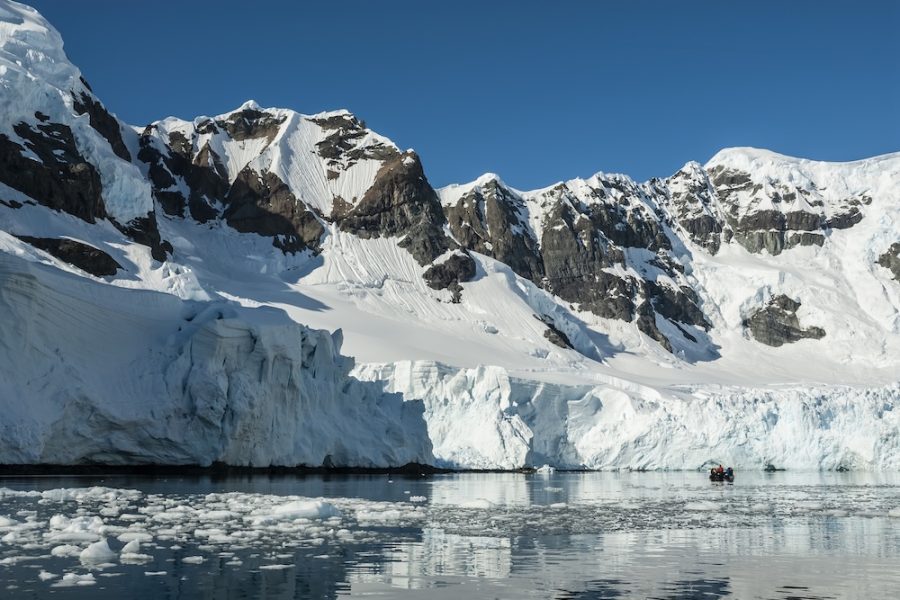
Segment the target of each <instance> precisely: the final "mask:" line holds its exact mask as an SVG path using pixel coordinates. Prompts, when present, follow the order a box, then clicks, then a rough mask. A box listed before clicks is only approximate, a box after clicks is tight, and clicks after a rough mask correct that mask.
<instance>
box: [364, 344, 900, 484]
mask: <svg viewBox="0 0 900 600" xmlns="http://www.w3.org/2000/svg"><path fill="white" fill-rule="evenodd" d="M355 374H356V375H357V376H358V377H360V378H361V379H367V380H372V381H383V382H385V386H386V389H388V390H390V391H394V392H400V393H402V394H403V395H404V396H405V397H409V398H422V399H423V400H424V401H425V415H426V420H427V422H428V433H429V436H430V437H431V440H432V441H433V443H434V454H435V459H436V460H437V462H438V464H439V465H441V466H444V467H449V468H476V469H517V468H520V467H523V466H537V465H543V464H550V465H555V466H557V467H562V468H569V469H585V468H587V469H595V470H617V469H629V470H638V471H640V470H680V469H705V468H708V467H710V466H714V465H717V464H728V465H732V466H734V467H735V468H738V469H745V470H762V469H785V468H789V469H804V470H896V469H897V468H900V436H898V435H897V432H898V431H900V410H895V409H900V406H898V399H900V384H897V383H895V384H891V385H886V386H883V387H879V388H867V387H858V386H857V387H853V386H796V385H795V386H784V387H781V388H778V389H771V388H770V389H766V388H758V389H753V388H746V387H736V386H709V385H704V386H684V387H682V388H680V389H679V388H672V389H658V388H651V387H647V386H642V385H637V384H634V383H632V382H628V381H623V380H615V379H613V378H611V379H610V380H609V381H608V382H607V383H606V384H603V385H565V384H559V383H548V382H541V381H535V380H534V379H523V378H521V377H513V376H511V375H510V373H509V372H508V371H507V370H505V369H503V368H500V367H490V366H487V367H486V366H480V367H475V368H470V369H459V368H451V367H447V366H445V365H441V364H439V363H435V362H431V361H403V362H397V363H391V364H387V365H377V364H366V365H361V366H359V367H358V368H357V369H356V370H355Z"/></svg>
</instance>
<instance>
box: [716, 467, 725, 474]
mask: <svg viewBox="0 0 900 600" xmlns="http://www.w3.org/2000/svg"><path fill="white" fill-rule="evenodd" d="M716 474H717V475H724V474H725V467H723V466H722V465H719V466H718V467H717V468H716Z"/></svg>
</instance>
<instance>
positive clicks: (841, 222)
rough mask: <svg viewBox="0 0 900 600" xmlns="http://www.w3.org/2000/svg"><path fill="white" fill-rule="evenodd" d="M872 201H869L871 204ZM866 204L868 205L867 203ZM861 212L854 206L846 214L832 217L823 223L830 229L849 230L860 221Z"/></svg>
mask: <svg viewBox="0 0 900 600" xmlns="http://www.w3.org/2000/svg"><path fill="white" fill-rule="evenodd" d="M871 201H872V199H871V198H870V199H869V202H871ZM867 204H868V203H867ZM862 218H863V216H862V212H860V210H859V208H858V207H856V206H851V207H850V208H849V209H848V210H847V212H845V213H841V214H839V215H834V216H833V217H831V218H830V219H828V221H826V222H825V226H826V227H828V228H830V229H850V228H851V227H853V226H854V225H856V224H857V223H859V222H860V221H862Z"/></svg>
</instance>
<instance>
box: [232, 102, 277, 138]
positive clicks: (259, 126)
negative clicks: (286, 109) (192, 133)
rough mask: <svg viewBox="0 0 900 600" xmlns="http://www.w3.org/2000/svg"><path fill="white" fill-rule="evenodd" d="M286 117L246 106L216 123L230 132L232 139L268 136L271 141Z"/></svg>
mask: <svg viewBox="0 0 900 600" xmlns="http://www.w3.org/2000/svg"><path fill="white" fill-rule="evenodd" d="M284 121H285V117H278V116H275V115H272V114H270V113H267V112H265V111H263V110H258V109H255V108H245V109H243V110H239V111H237V112H233V113H231V114H230V115H228V118H226V119H220V120H219V121H216V125H218V126H219V127H221V128H222V129H224V130H225V131H227V132H228V135H230V136H231V139H233V140H236V141H238V142H240V141H243V140H248V139H255V138H263V137H264V138H266V139H267V140H268V141H269V142H271V141H272V140H274V139H275V136H276V135H278V130H279V128H280V127H281V124H282V123H284Z"/></svg>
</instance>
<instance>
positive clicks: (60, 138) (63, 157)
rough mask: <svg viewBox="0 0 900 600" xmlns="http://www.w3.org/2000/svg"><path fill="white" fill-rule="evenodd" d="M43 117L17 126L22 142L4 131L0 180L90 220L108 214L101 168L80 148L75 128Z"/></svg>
mask: <svg viewBox="0 0 900 600" xmlns="http://www.w3.org/2000/svg"><path fill="white" fill-rule="evenodd" d="M43 117H44V118H40V117H38V122H37V123H35V124H34V125H29V124H28V123H25V122H21V123H18V124H16V125H15V126H13V130H14V131H15V133H16V134H17V135H18V136H19V138H21V140H22V142H23V143H22V144H18V143H16V142H14V141H13V140H12V139H10V138H9V136H7V135H4V134H0V182H3V183H5V184H6V185H8V186H9V187H11V188H13V189H16V190H19V191H20V192H22V193H23V194H26V195H27V196H30V197H31V198H33V199H34V200H35V201H37V202H39V203H40V204H42V205H44V206H47V207H49V208H52V209H53V210H60V211H63V212H67V213H69V214H70V215H73V216H75V217H78V218H79V219H83V220H85V221H87V222H88V223H94V222H95V221H97V220H98V219H103V218H105V217H106V207H105V205H104V203H103V196H102V195H101V191H102V185H101V183H100V174H99V173H98V171H97V169H96V168H95V166H94V165H92V164H91V163H90V162H88V160H87V159H86V158H85V157H84V156H83V155H82V154H81V152H80V151H79V150H78V146H77V145H76V144H75V137H74V136H73V135H72V130H71V128H69V127H68V126H67V125H63V124H61V123H52V122H49V120H48V119H49V118H47V117H46V115H43Z"/></svg>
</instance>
